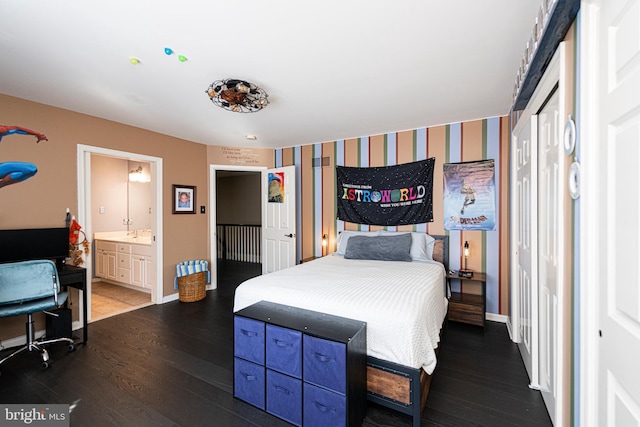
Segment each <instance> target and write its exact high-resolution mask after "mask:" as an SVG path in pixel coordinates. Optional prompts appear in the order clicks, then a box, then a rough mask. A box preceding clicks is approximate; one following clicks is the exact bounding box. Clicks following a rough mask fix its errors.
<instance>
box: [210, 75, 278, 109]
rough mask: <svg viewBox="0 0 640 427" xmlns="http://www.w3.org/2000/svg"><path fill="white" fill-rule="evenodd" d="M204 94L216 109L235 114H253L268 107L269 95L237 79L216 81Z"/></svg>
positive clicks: (251, 84)
mask: <svg viewBox="0 0 640 427" xmlns="http://www.w3.org/2000/svg"><path fill="white" fill-rule="evenodd" d="M206 93H207V95H209V99H211V102H213V103H214V104H216V105H217V106H218V107H220V108H224V109H225V110H229V111H233V112H236V113H255V112H256V111H260V110H262V109H263V108H264V107H266V106H267V105H269V100H268V98H269V95H267V93H266V92H265V91H264V90H262V89H260V88H259V87H258V86H256V85H254V84H253V83H249V82H247V81H244V80H239V79H225V80H216V81H215V82H213V83H211V84H210V85H209V88H208V89H207V91H206Z"/></svg>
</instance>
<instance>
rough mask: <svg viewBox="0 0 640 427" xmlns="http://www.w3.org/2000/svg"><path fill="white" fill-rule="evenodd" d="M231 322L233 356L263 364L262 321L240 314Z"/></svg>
mask: <svg viewBox="0 0 640 427" xmlns="http://www.w3.org/2000/svg"><path fill="white" fill-rule="evenodd" d="M233 322H234V328H233V354H234V356H236V357H242V358H243V359H245V360H249V361H251V362H255V363H259V364H261V365H264V322H261V321H259V320H253V319H247V318H246V317H240V316H235V317H234V318H233Z"/></svg>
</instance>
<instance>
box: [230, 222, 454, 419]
mask: <svg viewBox="0 0 640 427" xmlns="http://www.w3.org/2000/svg"><path fill="white" fill-rule="evenodd" d="M401 236H404V237H401ZM371 238H373V239H371ZM407 242H408V243H407ZM407 245H409V248H407ZM407 252H408V253H407ZM398 254H400V255H398ZM447 254H448V237H447V236H428V235H426V234H425V233H402V232H398V233H394V232H386V231H379V232H352V231H345V232H342V233H341V235H340V237H339V242H338V250H337V251H336V252H335V253H334V254H332V255H329V256H325V257H322V258H318V259H316V260H313V261H310V262H305V263H302V264H300V265H297V266H295V267H292V268H287V269H284V270H280V271H277V272H273V273H270V274H266V275H262V276H258V277H255V278H253V279H250V280H247V281H246V282H244V283H242V284H241V285H240V286H238V288H237V289H236V293H235V298H234V309H233V310H234V312H236V311H238V310H241V309H243V308H245V307H248V306H250V305H252V304H254V303H257V302H259V301H263V300H264V301H270V302H275V303H279V304H285V305H289V306H293V307H299V308H304V309H309V310H314V311H318V312H323V313H327V314H332V315H336V316H342V317H348V318H352V319H356V320H362V321H365V322H367V365H368V366H367V392H368V393H367V394H368V399H369V400H370V401H374V402H376V403H379V404H382V405H384V406H387V407H390V408H392V409H395V410H399V411H401V412H403V413H406V414H408V415H411V416H412V417H413V423H414V425H415V426H419V425H420V415H421V411H422V408H423V407H424V404H425V403H426V397H427V394H428V388H429V385H430V379H431V374H432V373H433V371H434V369H435V367H436V364H437V348H438V343H439V341H440V331H441V328H442V325H443V322H444V319H445V316H446V311H447V298H446V273H445V272H446V269H447V267H448V259H447V258H448V257H447ZM398 257H399V258H401V259H402V260H403V261H405V262H402V261H400V262H398V261H392V260H390V259H389V258H391V259H395V258H398ZM408 261H410V262H408Z"/></svg>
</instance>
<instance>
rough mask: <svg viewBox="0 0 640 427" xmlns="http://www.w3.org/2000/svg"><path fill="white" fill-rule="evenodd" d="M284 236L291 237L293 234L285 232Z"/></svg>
mask: <svg viewBox="0 0 640 427" xmlns="http://www.w3.org/2000/svg"><path fill="white" fill-rule="evenodd" d="M284 237H293V234H292V233H289V234H285V235H284Z"/></svg>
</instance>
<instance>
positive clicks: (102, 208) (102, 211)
mask: <svg viewBox="0 0 640 427" xmlns="http://www.w3.org/2000/svg"><path fill="white" fill-rule="evenodd" d="M100 213H101V214H103V213H104V206H100Z"/></svg>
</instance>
